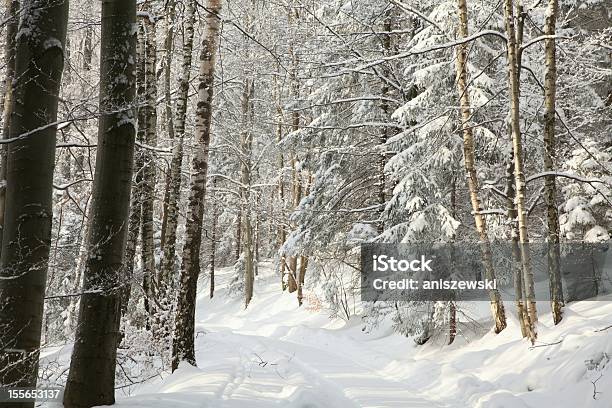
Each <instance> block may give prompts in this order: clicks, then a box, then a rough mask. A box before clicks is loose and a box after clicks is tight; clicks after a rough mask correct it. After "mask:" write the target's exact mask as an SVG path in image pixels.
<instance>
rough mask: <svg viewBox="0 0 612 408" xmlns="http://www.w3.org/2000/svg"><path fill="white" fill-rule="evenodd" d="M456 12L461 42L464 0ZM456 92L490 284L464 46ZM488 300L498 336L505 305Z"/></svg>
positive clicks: (465, 25) (494, 293)
mask: <svg viewBox="0 0 612 408" xmlns="http://www.w3.org/2000/svg"><path fill="white" fill-rule="evenodd" d="M458 10H459V35H460V36H461V37H462V38H465V37H468V36H469V33H468V17H467V4H466V1H465V0H458ZM456 68H457V91H458V93H459V98H460V107H461V128H462V133H463V160H464V164H465V172H466V178H467V184H468V189H469V194H470V201H471V203H472V211H473V213H474V223H475V224H476V230H477V232H478V237H479V239H480V247H481V251H482V262H483V265H484V268H485V275H486V278H487V279H489V280H493V279H495V270H494V268H493V258H492V254H491V243H490V241H489V235H488V231H487V223H486V219H485V218H484V216H483V215H482V208H481V206H480V197H479V185H478V176H477V174H476V161H475V157H474V135H473V132H472V126H471V125H470V119H471V105H470V96H469V91H468V85H467V84H468V80H467V44H461V45H459V46H457V59H456ZM489 298H490V300H491V311H492V313H493V319H494V321H495V332H496V333H499V332H501V331H502V330H504V329H505V328H506V314H505V311H504V304H503V302H502V301H501V298H500V296H499V292H498V291H497V290H496V289H493V290H490V291H489Z"/></svg>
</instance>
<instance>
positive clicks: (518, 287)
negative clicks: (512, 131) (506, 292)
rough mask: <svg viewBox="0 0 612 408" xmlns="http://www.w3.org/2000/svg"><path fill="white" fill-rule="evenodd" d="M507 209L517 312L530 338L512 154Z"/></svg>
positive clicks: (512, 156) (512, 155) (523, 329)
mask: <svg viewBox="0 0 612 408" xmlns="http://www.w3.org/2000/svg"><path fill="white" fill-rule="evenodd" d="M504 193H505V194H506V209H507V219H508V224H509V225H510V245H511V246H512V275H513V278H514V298H515V302H516V311H517V314H518V319H519V325H520V327H521V334H522V336H523V337H528V336H529V337H530V338H531V335H530V334H529V329H530V327H531V324H530V323H529V314H528V313H527V310H526V309H525V288H524V279H523V271H522V267H521V249H520V246H519V233H518V225H517V221H516V217H517V214H516V206H515V205H514V196H515V193H514V154H511V156H510V160H508V164H507V166H506V190H505V191H504Z"/></svg>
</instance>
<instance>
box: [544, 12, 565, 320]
mask: <svg viewBox="0 0 612 408" xmlns="http://www.w3.org/2000/svg"><path fill="white" fill-rule="evenodd" d="M558 9H559V5H558V2H557V0H548V8H547V11H546V24H545V26H544V34H545V35H548V36H554V35H555V34H556V24H557V14H558ZM544 47H545V53H546V57H545V59H546V74H545V76H544V109H545V112H544V171H546V172H548V173H550V174H549V175H547V176H546V177H545V178H544V196H545V197H546V213H547V214H546V222H547V225H548V276H549V281H550V302H551V311H552V316H553V321H554V323H555V324H559V322H560V321H561V319H562V310H561V309H562V307H563V287H562V283H561V271H560V265H559V262H560V259H559V258H560V254H559V212H558V211H557V186H556V182H555V175H554V174H552V172H554V171H555V165H556V163H555V159H556V157H557V150H556V146H555V143H556V142H555V115H556V104H555V101H556V93H557V56H556V43H555V39H554V38H548V39H546V40H545V43H544Z"/></svg>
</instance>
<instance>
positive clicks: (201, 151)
mask: <svg viewBox="0 0 612 408" xmlns="http://www.w3.org/2000/svg"><path fill="white" fill-rule="evenodd" d="M220 12H221V0H207V2H206V13H207V14H206V30H205V33H204V37H203V40H202V49H201V53H200V77H199V85H198V105H197V110H196V127H195V144H196V147H195V151H194V154H193V159H192V162H191V184H190V189H189V190H190V191H189V209H188V215H187V223H186V231H185V233H186V234H185V246H184V247H183V262H182V264H181V277H180V283H179V284H180V288H179V294H178V301H177V311H176V323H175V329H174V339H173V345H172V370H173V371H174V370H176V369H177V368H178V365H179V363H180V362H181V361H187V362H188V363H189V364H192V365H195V364H196V360H195V350H194V325H195V303H196V290H197V285H198V276H199V275H200V248H201V245H202V221H203V217H204V198H205V194H206V177H207V175H208V151H209V146H210V126H211V122H212V101H213V90H214V88H213V85H214V80H215V78H214V73H215V61H216V55H217V44H218V41H219V39H218V37H219V26H220V22H221V21H220V18H221V17H220V15H219V13H220Z"/></svg>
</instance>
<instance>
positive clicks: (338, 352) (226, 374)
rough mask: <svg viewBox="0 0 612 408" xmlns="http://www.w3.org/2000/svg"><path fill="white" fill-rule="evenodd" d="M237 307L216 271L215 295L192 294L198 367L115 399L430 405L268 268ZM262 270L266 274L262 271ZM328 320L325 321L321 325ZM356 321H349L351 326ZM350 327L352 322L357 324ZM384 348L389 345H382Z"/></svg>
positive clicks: (138, 403)
mask: <svg viewBox="0 0 612 408" xmlns="http://www.w3.org/2000/svg"><path fill="white" fill-rule="evenodd" d="M263 274H264V276H260V277H259V278H258V281H257V284H256V286H257V287H258V290H257V291H256V296H255V300H254V301H253V303H252V304H251V305H250V306H249V309H248V310H246V311H245V310H242V306H241V301H240V300H239V299H227V296H226V288H225V285H226V283H227V281H228V279H229V276H230V274H229V273H225V274H221V275H219V276H218V277H217V282H218V290H217V291H216V298H215V299H214V300H212V301H210V300H209V299H207V297H206V296H205V294H206V293H207V290H206V288H202V290H201V294H202V296H201V297H200V298H199V299H198V312H197V321H198V323H197V326H196V332H198V337H197V341H196V353H197V360H198V368H193V367H190V366H187V365H184V366H181V367H180V369H179V370H178V371H177V372H176V373H175V374H174V375H172V376H170V377H168V378H167V379H165V380H164V381H163V383H162V384H161V385H160V384H157V385H149V386H146V387H144V388H143V389H141V390H139V392H138V395H137V396H133V397H129V398H126V399H122V400H120V401H119V403H118V404H117V405H118V406H121V407H211V408H212V407H214V408H268V407H291V408H361V407H381V408H382V407H385V408H395V407H397V408H400V407H401V408H412V407H414V408H420V407H427V408H436V407H442V406H443V405H438V404H436V403H434V402H432V401H429V400H427V399H425V398H423V397H419V396H418V395H417V390H416V389H415V385H414V384H412V385H411V384H410V383H408V382H406V381H400V380H397V379H395V378H393V377H391V376H389V375H388V374H387V375H386V374H384V373H385V372H387V371H388V369H389V365H390V364H392V361H393V360H392V359H391V358H390V357H388V356H386V355H384V354H381V353H380V352H375V351H373V350H371V349H369V348H368V347H367V345H364V344H362V343H360V342H358V341H357V340H354V339H353V338H351V336H350V335H348V334H347V332H345V331H339V330H336V327H334V325H335V326H337V325H338V324H339V323H338V322H335V323H334V322H332V321H331V320H329V319H328V318H327V317H325V316H324V315H322V314H321V313H314V312H312V311H310V312H309V311H306V310H305V308H304V309H298V308H297V301H296V299H295V294H293V295H288V294H281V293H280V290H279V283H278V282H277V280H278V279H277V278H276V277H275V276H273V275H272V274H271V272H270V271H269V270H266V271H264V272H263ZM265 274H268V276H265ZM326 326H328V327H326ZM355 329H357V327H355ZM357 332H358V330H357ZM390 351H391V350H390Z"/></svg>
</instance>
